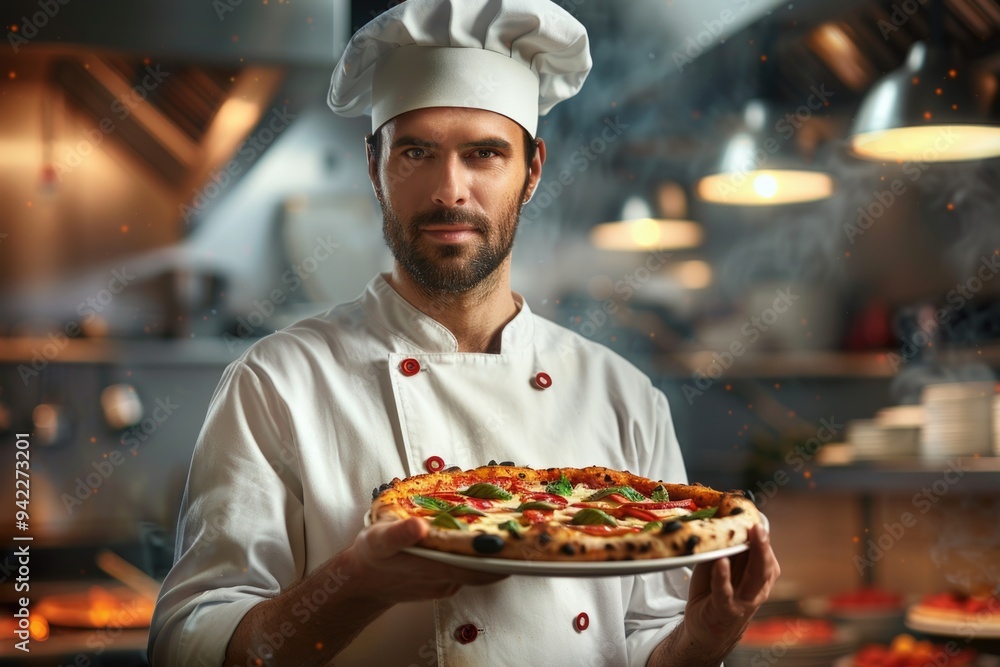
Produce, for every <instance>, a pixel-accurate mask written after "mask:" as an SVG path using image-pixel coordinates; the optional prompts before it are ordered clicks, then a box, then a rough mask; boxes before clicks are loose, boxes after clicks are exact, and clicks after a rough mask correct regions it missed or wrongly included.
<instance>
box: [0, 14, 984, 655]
mask: <svg viewBox="0 0 1000 667" xmlns="http://www.w3.org/2000/svg"><path fill="white" fill-rule="evenodd" d="M389 4H395V3H394V2H390V3H387V2H386V0H381V2H377V1H375V0H325V1H323V2H319V1H317V0H295V1H294V2H292V1H290V0H213V1H212V2H208V1H205V2H189V1H184V2H166V1H164V0H148V1H145V2H128V1H127V0H104V1H103V2H100V3H94V2H89V3H88V2H83V0H34V1H20V2H15V1H13V0H10V1H7V2H5V3H4V5H3V8H2V9H0V18H2V22H3V27H4V33H5V36H6V41H7V44H5V45H3V46H2V47H0V119H2V124H0V202H2V206H0V298H2V302H0V442H2V446H0V450H2V455H3V456H5V457H7V459H6V461H5V462H4V463H3V467H4V469H5V470H8V471H9V472H8V473H6V474H5V477H4V482H3V485H2V487H0V488H2V489H3V500H4V502H3V503H2V507H3V509H2V517H3V529H2V530H0V534H2V535H3V540H4V544H3V549H4V551H3V554H4V558H3V560H2V561H0V581H2V582H3V586H2V598H0V599H2V602H3V604H4V605H6V606H7V607H8V608H9V609H10V612H11V613H10V614H6V613H5V615H4V617H3V618H2V619H0V626H2V627H3V628H5V630H4V634H3V638H2V640H0V641H2V642H3V643H2V644H0V664H25V665H27V664H32V665H34V664H38V665H45V664H53V665H54V664H74V665H82V664H89V665H142V664H145V660H144V654H145V636H146V625H147V624H148V618H149V616H148V614H149V611H150V609H151V603H150V602H149V600H148V597H149V595H151V594H152V593H151V591H155V587H156V582H155V580H156V579H161V578H162V577H163V576H164V574H165V573H166V571H167V569H168V568H169V566H170V563H171V559H172V549H173V540H174V532H175V527H176V521H177V511H178V507H179V504H180V499H181V495H182V493H183V487H184V482H185V478H186V475H187V470H188V464H189V461H190V456H191V451H192V448H193V446H194V443H195V440H196V437H197V435H198V432H199V429H200V426H201V423H202V421H203V419H204V417H205V413H206V410H207V407H208V402H209V400H210V398H211V396H212V393H213V391H214V389H215V386H216V383H217V382H218V379H219V377H220V375H221V373H222V370H223V369H224V368H225V366H226V365H227V364H228V363H229V362H230V361H232V360H233V359H235V358H236V357H237V356H239V355H240V354H241V353H242V352H243V351H244V350H246V349H247V347H248V346H250V345H252V344H253V343H254V342H255V341H256V340H258V339H259V338H260V337H262V336H266V335H268V334H269V333H271V332H273V331H275V330H276V329H280V328H282V327H284V326H286V325H287V324H290V323H292V322H294V321H295V320H297V319H300V318H302V317H305V316H307V315H309V314H311V313H314V312H318V311H322V310H325V309H326V308H328V307H329V306H330V305H331V304H333V303H336V302H339V301H343V300H348V299H352V298H354V297H355V296H356V295H357V294H358V293H359V292H360V291H361V290H362V288H363V287H364V285H365V284H366V283H367V282H368V280H369V279H370V278H371V277H372V276H373V275H374V273H375V272H377V271H382V270H386V269H387V268H388V267H389V266H390V261H389V254H388V251H387V250H386V249H385V247H384V243H383V240H382V234H381V215H380V212H379V209H378V206H377V202H376V200H375V198H374V195H373V193H372V189H371V186H370V184H369V182H368V180H367V175H366V168H365V161H364V158H365V153H364V144H363V136H364V134H365V133H366V131H367V130H368V129H369V128H368V122H369V121H368V119H367V118H366V117H362V118H359V119H354V120H350V121H349V120H347V119H343V118H338V117H337V116H335V115H334V114H333V113H331V112H330V111H329V109H328V108H327V106H326V94H327V89H328V85H329V79H330V73H331V71H332V68H333V65H334V64H335V62H336V61H337V59H338V57H339V55H340V52H341V50H342V49H343V47H344V44H345V43H346V40H347V38H348V36H349V35H350V33H351V32H352V31H353V29H354V28H356V27H359V26H360V25H362V24H364V23H365V22H367V21H368V20H369V19H370V18H372V17H373V16H375V15H377V14H378V12H379V11H381V10H383V9H385V8H386V7H387V6H388V5H389ZM559 4H561V5H562V6H564V7H565V8H566V9H568V10H569V11H570V12H572V13H573V14H574V15H575V16H577V17H578V18H579V19H580V20H581V21H582V22H583V23H584V24H585V25H586V26H587V27H588V29H589V31H590V35H591V44H592V53H593V58H594V69H593V71H592V73H591V75H590V78H589V79H588V81H587V83H586V85H585V86H584V88H583V91H582V93H581V94H580V95H579V96H578V97H577V98H575V99H574V100H573V101H572V102H571V103H567V104H562V105H559V106H557V107H556V108H555V110H554V111H553V112H552V113H551V114H550V115H549V116H546V117H543V118H542V119H541V122H540V125H539V135H540V136H541V137H542V138H544V139H545V141H546V143H547V144H548V154H549V159H548V162H547V163H546V165H545V170H544V175H543V179H542V186H541V187H540V189H539V191H538V193H537V194H536V196H535V197H534V199H533V200H532V201H531V202H530V203H529V204H528V205H527V206H526V207H525V208H524V211H523V214H522V219H521V228H520V231H519V236H518V242H517V245H516V247H515V250H514V273H513V284H514V286H515V288H516V289H518V290H519V291H520V292H521V293H522V294H524V296H525V298H526V299H527V301H528V303H529V304H530V306H531V308H532V309H533V310H535V312H537V313H539V314H541V315H542V316H545V317H548V318H550V319H552V320H554V321H556V322H557V323H560V324H562V325H564V326H566V327H569V328H570V329H573V330H575V331H577V332H579V333H580V334H581V335H583V336H585V337H587V338H591V339H593V340H597V341H599V342H601V343H604V344H606V345H608V346H610V347H611V348H613V349H615V350H616V351H618V352H619V353H621V354H622V355H624V356H626V357H628V358H629V359H631V360H633V361H634V362H635V363H636V364H637V365H639V366H640V367H641V368H642V369H643V370H644V371H645V372H646V373H648V374H649V375H650V376H651V377H652V378H653V381H654V383H655V384H656V385H658V386H659V387H661V388H662V389H663V390H664V391H665V392H666V394H667V396H668V398H669V399H670V401H671V408H672V413H673V418H674V422H675V425H676V429H677V433H678V437H679V439H680V442H681V446H682V448H683V450H684V453H685V458H686V461H687V466H688V476H689V478H690V479H691V480H692V481H697V482H702V483H704V484H708V485H712V486H716V487H722V488H741V489H749V490H751V491H752V492H753V493H754V494H755V496H756V499H757V502H758V504H759V505H760V506H761V508H762V509H763V511H764V512H765V513H766V514H767V515H768V517H769V518H770V522H771V526H772V533H773V542H774V545H775V550H776V552H777V553H778V557H779V559H780V560H781V564H782V570H783V575H782V579H781V582H780V586H779V589H778V591H777V593H776V596H775V600H774V601H773V602H772V603H771V604H770V605H769V606H768V607H767V608H765V610H764V611H765V612H766V613H767V614H770V615H772V617H773V618H774V619H776V620H774V622H772V623H771V624H770V625H769V626H768V625H766V624H764V625H761V626H760V627H759V628H757V629H756V630H755V632H756V634H753V633H752V634H751V635H750V636H748V638H747V640H746V641H745V642H744V645H743V646H741V647H740V648H739V649H738V651H737V655H734V657H733V661H732V664H750V663H751V661H752V659H753V658H755V657H763V658H764V659H765V660H766V662H760V663H759V664H769V665H770V664H785V665H792V664H800V665H821V664H832V662H833V660H834V659H838V658H839V657H840V656H844V655H847V654H849V653H851V652H853V651H856V650H858V647H859V646H860V645H861V644H862V643H863V642H864V641H868V640H872V641H876V642H878V643H880V644H881V645H883V646H885V645H888V644H889V642H890V641H892V640H893V638H894V637H897V636H898V635H900V634H901V633H904V632H906V633H908V634H909V635H912V636H913V637H914V638H915V640H927V639H929V640H930V641H932V642H934V644H936V645H937V647H933V646H931V645H930V644H927V643H921V642H911V640H909V639H907V638H905V637H904V638H902V639H899V638H897V639H896V641H895V643H893V644H892V648H891V649H884V650H883V651H884V652H886V653H887V652H889V651H890V650H891V651H895V652H896V654H897V656H898V655H903V656H911V655H917V656H918V658H919V655H923V654H920V652H921V651H923V652H924V654H926V655H928V656H930V655H932V653H928V652H929V651H937V653H933V655H939V654H940V652H941V650H942V649H940V648H939V647H940V646H941V645H943V644H944V643H945V642H946V641H948V640H949V638H955V637H957V638H958V639H956V640H955V641H956V642H957V645H958V646H959V648H960V649H962V650H963V651H968V650H975V651H979V652H984V653H990V654H1000V642H998V638H1000V620H998V619H1000V602H998V601H997V600H996V599H995V598H993V599H992V602H991V601H990V600H991V599H990V598H989V597H988V596H989V594H990V593H991V592H993V593H994V595H995V591H996V590H997V587H998V585H1000V521H998V519H997V517H998V516H1000V399H998V398H997V397H996V394H995V387H996V384H995V383H996V376H995V371H994V369H995V368H996V367H997V366H998V365H1000V340H998V339H1000V299H998V298H997V295H998V292H1000V279H997V280H994V277H995V276H997V274H998V272H1000V195H998V192H1000V160H997V159H996V156H1000V95H997V94H996V91H997V88H998V85H997V71H998V70H1000V3H998V2H996V1H995V0H896V1H894V2H889V1H888V0H879V1H878V2H860V1H858V0H841V1H839V2H831V1H828V0H815V1H810V2H805V1H801V0H799V1H797V2H788V0H785V1H783V2H776V1H774V0H704V1H702V2H697V3H687V2H680V1H674V0H667V1H663V0H658V1H652V0H631V1H630V2H611V1H610V0H559ZM18 433H31V434H32V435H31V438H30V442H31V445H30V507H29V509H28V511H27V514H28V515H29V517H30V518H29V519H28V522H27V523H28V529H27V530H18V529H17V527H16V524H15V520H16V517H15V513H16V512H17V511H18V509H21V508H19V507H17V506H15V505H13V504H12V502H11V500H13V499H14V494H15V489H14V484H15V478H14V474H15V473H14V468H15V452H16V451H17V447H18V445H16V441H17V436H16V434H18ZM556 444H557V445H558V444H559V443H556ZM562 444H563V445H565V446H567V447H572V443H562ZM470 463H471V462H470ZM276 465H280V463H277V462H276ZM380 481H382V480H372V486H375V485H377V484H378V483H379V482H380ZM8 499H10V500H8ZM208 529H209V530H210V529H211V527H209V528H208ZM25 534H27V535H30V536H31V537H33V541H31V543H30V550H31V560H30V581H31V600H32V610H31V611H32V614H33V620H32V622H31V636H32V644H31V646H32V652H31V654H30V655H29V654H24V653H22V652H19V651H17V650H16V649H15V648H14V642H15V641H16V638H15V639H12V637H14V628H15V627H16V625H17V619H16V618H13V614H14V612H15V611H16V600H17V598H18V597H19V594H18V593H16V592H15V588H14V582H15V580H16V578H17V576H18V574H17V572H18V559H17V556H16V555H15V549H17V548H19V547H20V546H21V545H22V544H25V543H24V542H17V541H14V538H15V536H18V535H21V536H23V535H25ZM970 595H971V596H972V597H971V598H968V599H967V598H966V597H964V596H970ZM928 600H930V601H931V602H930V603H928ZM935 600H936V601H937V602H934V601H935ZM921 601H923V603H927V604H928V606H930V607H932V608H933V607H935V605H936V606H937V608H945V607H949V606H950V607H952V608H955V609H958V608H959V607H962V605H966V606H965V607H964V608H965V609H966V610H967V611H968V610H972V609H973V608H972V607H971V606H970V605H972V604H973V603H974V602H975V603H976V604H981V605H982V607H981V608H982V609H984V610H985V612H992V616H991V617H990V619H989V622H987V621H985V620H983V621H982V622H981V623H979V624H978V625H975V624H974V625H973V629H972V630H969V636H968V637H967V636H966V634H962V633H959V632H958V631H957V629H956V628H957V626H955V625H948V623H947V622H945V621H941V620H940V618H938V617H937V616H928V617H927V618H930V619H932V620H927V618H924V617H921V616H920V615H919V614H918V613H915V609H916V607H915V606H913V605H915V604H916V603H920V602H921ZM976 609H980V607H976ZM916 611H919V609H916ZM985 612H984V614H985ZM805 617H808V619H809V620H808V622H807V621H803V620H794V621H793V620H789V619H792V618H795V619H801V618H805ZM984 617H985V616H984ZM12 618H13V621H12ZM977 618H979V617H977ZM859 619H862V620H860V621H859ZM904 623H905V625H904ZM935 623H937V625H935ZM789 636H791V639H789ZM755 642H756V643H755ZM908 642H909V643H908ZM779 649H780V650H779ZM872 650H874V649H872ZM871 655H874V654H871ZM960 655H963V656H967V655H968V654H967V653H962V654H960ZM945 657H946V658H947V659H949V660H956V661H955V662H952V663H933V664H966V663H959V662H957V660H958V658H955V657H954V656H950V655H949V654H945ZM4 659H6V660H7V661H8V662H7V663H4V662H3V660H4ZM871 659H872V660H873V661H872V662H868V663H864V664H871V665H875V664H888V663H887V662H886V663H881V662H877V659H878V658H877V657H875V658H871ZM886 659H888V658H886ZM914 659H917V658H914ZM924 660H925V662H913V663H912V664H921V665H923V664H925V663H926V664H931V663H929V662H926V661H927V660H929V658H924ZM979 660H980V661H981V664H996V663H990V662H988V660H989V659H988V658H984V657H982V656H981V657H980V658H979ZM984 660H986V662H982V661H984ZM727 664H728V663H727ZM754 664H758V663H754ZM844 664H851V662H850V661H848V662H847V663H844ZM855 664H862V663H860V662H859V663H855ZM894 664H911V663H894Z"/></svg>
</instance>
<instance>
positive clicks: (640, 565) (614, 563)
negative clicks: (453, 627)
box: [403, 544, 748, 577]
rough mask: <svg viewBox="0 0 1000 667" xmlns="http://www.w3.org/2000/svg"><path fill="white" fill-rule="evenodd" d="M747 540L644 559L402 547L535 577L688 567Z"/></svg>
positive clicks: (466, 565)
mask: <svg viewBox="0 0 1000 667" xmlns="http://www.w3.org/2000/svg"><path fill="white" fill-rule="evenodd" d="M747 548H748V547H747V545H746V544H737V545H736V546H732V547H726V548H725V549H716V550H715V551H706V552H704V553H700V554H693V555H691V556H677V557H676V558H647V559H644V560H611V561H607V560H605V561H584V562H579V563H573V562H563V561H551V560H515V559H510V558H480V557H479V556H465V555H462V554H452V553H447V552H445V551H435V550H433V549H423V548H421V547H411V548H409V549H403V551H406V552H407V553H411V554H413V555H415V556H420V557H421V558H429V559H430V560H436V561H438V562H441V563H447V564H449V565H455V566H456V567H464V568H467V569H469V570H479V571H480V572H492V573H494V574H526V575H529V576H534V577H619V576H625V575H628V574H642V573H643V572H660V571H662V570H673V569H675V568H678V567H688V566H690V565H696V564H698V563H704V562H706V561H712V560H717V559H719V558H724V557H726V556H733V555H735V554H738V553H742V552H744V551H746V550H747Z"/></svg>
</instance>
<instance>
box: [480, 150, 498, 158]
mask: <svg viewBox="0 0 1000 667" xmlns="http://www.w3.org/2000/svg"><path fill="white" fill-rule="evenodd" d="M494 155H499V153H497V152H496V151H495V150H492V149H489V148H480V149H479V150H477V151H476V157H481V158H490V157H493V156H494Z"/></svg>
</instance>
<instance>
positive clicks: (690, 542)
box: [684, 535, 701, 555]
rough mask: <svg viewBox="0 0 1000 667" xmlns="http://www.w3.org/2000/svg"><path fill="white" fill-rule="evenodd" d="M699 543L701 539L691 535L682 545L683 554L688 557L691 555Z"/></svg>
mask: <svg viewBox="0 0 1000 667" xmlns="http://www.w3.org/2000/svg"><path fill="white" fill-rule="evenodd" d="M699 542H701V538H700V537H698V536H697V535H692V536H691V537H689V538H687V542H685V543H684V553H686V554H688V555H690V554H693V553H694V548H695V547H696V546H698V543H699Z"/></svg>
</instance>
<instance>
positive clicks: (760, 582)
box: [737, 525, 781, 604]
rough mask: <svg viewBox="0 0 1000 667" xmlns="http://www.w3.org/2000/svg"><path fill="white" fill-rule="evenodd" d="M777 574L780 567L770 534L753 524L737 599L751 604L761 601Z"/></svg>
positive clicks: (764, 598) (779, 571)
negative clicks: (772, 547)
mask: <svg viewBox="0 0 1000 667" xmlns="http://www.w3.org/2000/svg"><path fill="white" fill-rule="evenodd" d="M779 574H781V568H780V567H779V566H778V559H777V558H776V557H775V555H774V551H773V550H772V549H771V537H770V535H769V534H768V533H767V532H766V531H764V529H763V527H762V526H759V525H758V526H754V527H753V528H752V529H751V531H750V550H749V552H748V555H747V560H746V565H745V567H744V570H743V576H742V579H741V581H740V583H739V587H738V594H737V597H738V599H740V600H741V601H743V602H749V603H752V604H761V603H763V602H764V600H766V599H767V596H768V594H769V593H770V591H771V585H772V584H773V583H774V581H775V580H776V579H777V578H778V575H779Z"/></svg>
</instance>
